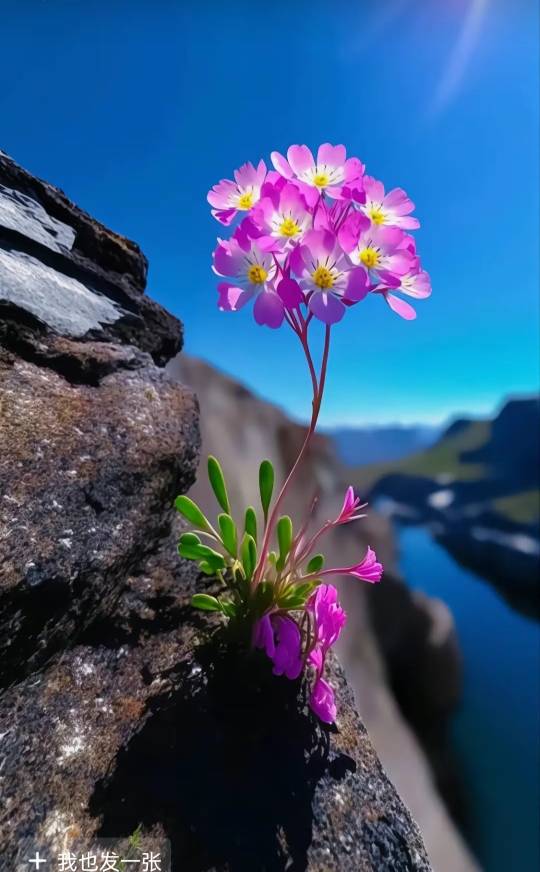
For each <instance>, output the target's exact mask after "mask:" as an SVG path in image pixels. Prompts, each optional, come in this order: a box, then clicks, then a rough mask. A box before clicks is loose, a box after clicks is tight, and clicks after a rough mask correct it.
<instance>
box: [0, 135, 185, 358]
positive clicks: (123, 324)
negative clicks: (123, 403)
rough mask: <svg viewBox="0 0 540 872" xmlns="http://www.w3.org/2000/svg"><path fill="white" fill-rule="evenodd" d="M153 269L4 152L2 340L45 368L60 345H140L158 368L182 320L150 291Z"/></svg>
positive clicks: (0, 166)
mask: <svg viewBox="0 0 540 872" xmlns="http://www.w3.org/2000/svg"><path fill="white" fill-rule="evenodd" d="M147 267H148V264H147V261H146V258H145V257H144V255H143V254H142V252H141V251H140V249H139V248H138V246H137V245H135V243H133V242H130V241H129V240H128V239H125V238H124V237H122V236H119V235H118V234H116V233H113V232H112V231H111V230H109V229H108V228H106V227H104V226H103V225H102V224H99V222H97V221H95V220H94V219H92V218H91V217H90V216H89V215H87V214H86V213H85V212H83V211H82V210H81V209H79V208H78V207H77V206H75V205H74V204H73V203H71V202H70V201H69V200H68V199H67V197H66V196H65V195H64V194H63V193H62V191H60V190H58V188H55V187H53V186H52V185H49V184H47V183H46V182H42V181H40V180H39V179H36V178H35V177H34V176H31V175H30V174H29V173H27V172H26V170H24V169H23V168H22V167H20V166H19V165H18V164H16V163H15V161H13V160H11V159H10V158H9V157H8V156H7V155H5V154H4V153H3V152H0V317H1V321H0V330H1V334H0V337H1V339H2V344H3V345H4V347H5V348H9V349H10V350H13V351H14V352H15V353H17V354H23V355H24V356H25V357H26V359H33V360H36V359H38V360H39V362H40V364H42V365H48V366H52V367H53V368H54V367H55V366H56V364H57V363H58V355H57V354H56V352H55V350H54V345H55V342H56V341H57V340H58V337H70V338H85V339H88V340H90V339H92V340H94V341H95V340H97V341H105V342H109V343H115V344H117V345H119V344H120V345H134V346H136V347H137V348H139V349H140V350H142V351H145V352H147V353H149V354H150V355H151V356H152V358H153V359H154V361H155V362H156V363H157V364H159V365H160V366H162V365H164V364H165V363H166V362H167V360H168V359H169V358H170V357H171V356H172V355H173V354H175V353H176V352H177V351H178V350H179V349H180V346H181V342H182V332H181V325H180V323H179V321H178V320H177V319H176V318H174V317H173V316H172V315H170V314H169V313H168V312H166V311H165V310H164V309H163V308H162V307H161V306H159V305H158V304H157V303H155V302H154V301H153V300H150V299H149V298H148V297H147V296H146V295H145V293H144V289H145V286H146V274H147Z"/></svg>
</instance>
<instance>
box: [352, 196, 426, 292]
mask: <svg viewBox="0 0 540 872" xmlns="http://www.w3.org/2000/svg"><path fill="white" fill-rule="evenodd" d="M365 221H366V216H364V215H362V214H361V213H360V212H356V213H353V214H351V215H349V217H348V218H347V219H346V220H345V221H344V223H343V226H342V227H341V228H340V231H339V234H338V235H339V241H340V243H341V245H342V246H343V248H344V250H345V251H346V252H347V253H348V255H349V257H350V259H351V261H352V262H353V263H355V264H359V265H361V266H363V267H365V269H367V270H368V271H369V274H370V276H372V277H373V280H374V281H375V282H381V283H382V284H384V285H386V286H390V287H396V286H397V285H398V284H399V281H400V277H401V276H404V275H406V274H407V273H408V272H410V271H411V270H413V269H414V268H415V267H416V265H417V263H418V259H417V257H416V255H415V254H414V252H413V251H411V250H410V246H409V245H408V240H409V239H410V237H407V235H406V234H405V233H403V231H402V230H399V228H398V227H384V226H379V225H376V224H372V225H369V226H368V227H366V226H365Z"/></svg>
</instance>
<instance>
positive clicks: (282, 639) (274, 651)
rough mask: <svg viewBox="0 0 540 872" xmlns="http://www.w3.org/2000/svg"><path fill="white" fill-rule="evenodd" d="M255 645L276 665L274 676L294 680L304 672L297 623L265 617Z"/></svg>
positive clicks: (257, 631)
mask: <svg viewBox="0 0 540 872" xmlns="http://www.w3.org/2000/svg"><path fill="white" fill-rule="evenodd" d="M254 644H255V647H256V648H262V649H264V651H266V654H267V655H268V657H269V658H270V660H272V661H273V663H274V669H273V673H274V675H286V676H287V678H290V679H291V680H294V679H295V678H298V676H299V675H300V673H301V671H302V666H303V663H302V653H301V644H302V642H301V636H300V630H299V628H298V625H297V623H296V621H293V619H292V618H289V617H285V616H282V615H265V616H264V617H263V618H261V619H260V621H259V622H258V624H257V627H256V630H255V639H254Z"/></svg>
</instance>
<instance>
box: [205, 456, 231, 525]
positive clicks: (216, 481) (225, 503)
mask: <svg viewBox="0 0 540 872" xmlns="http://www.w3.org/2000/svg"><path fill="white" fill-rule="evenodd" d="M208 478H209V479H210V484H211V485H212V490H213V491H214V493H215V495H216V499H217V501H218V503H219V504H220V506H221V508H222V509H223V511H224V512H227V514H228V515H230V513H231V507H230V505H229V497H228V496H227V487H226V485H225V478H224V476H223V470H222V469H221V466H220V465H219V461H218V460H216V458H215V457H213V456H212V455H210V457H209V458H208Z"/></svg>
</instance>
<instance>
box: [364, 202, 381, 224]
mask: <svg viewBox="0 0 540 872" xmlns="http://www.w3.org/2000/svg"><path fill="white" fill-rule="evenodd" d="M368 214H369V217H370V218H371V220H372V221H373V223H374V224H384V212H382V210H381V209H377V207H376V206H372V207H371V209H369V211H368Z"/></svg>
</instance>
